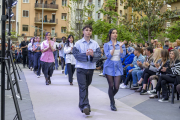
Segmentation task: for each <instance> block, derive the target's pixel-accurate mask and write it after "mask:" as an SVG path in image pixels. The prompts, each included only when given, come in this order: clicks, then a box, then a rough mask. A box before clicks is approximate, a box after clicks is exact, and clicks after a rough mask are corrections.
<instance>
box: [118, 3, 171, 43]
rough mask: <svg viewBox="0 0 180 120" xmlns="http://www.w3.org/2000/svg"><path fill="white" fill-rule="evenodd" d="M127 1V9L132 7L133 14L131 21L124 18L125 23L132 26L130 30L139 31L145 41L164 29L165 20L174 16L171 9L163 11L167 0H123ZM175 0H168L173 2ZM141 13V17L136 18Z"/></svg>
mask: <svg viewBox="0 0 180 120" xmlns="http://www.w3.org/2000/svg"><path fill="white" fill-rule="evenodd" d="M121 1H122V2H124V3H125V9H127V8H130V7H131V8H132V11H133V14H132V16H133V17H132V19H130V21H127V20H124V21H123V23H124V24H125V25H127V26H131V27H129V28H130V31H133V32H138V33H139V34H137V35H139V37H140V38H141V39H143V40H144V41H147V40H148V41H149V42H150V39H151V38H154V37H155V36H156V34H158V33H160V32H161V31H164V30H165V29H164V28H163V26H164V24H165V22H166V21H167V20H168V19H169V18H170V17H171V16H173V12H172V11H170V10H168V9H167V10H166V11H162V8H163V6H164V5H167V4H166V3H165V0H121ZM171 1H174V0H166V2H171ZM135 13H136V14H135ZM137 15H139V16H140V17H141V19H139V20H138V19H135V18H136V16H137ZM147 37H148V39H147Z"/></svg>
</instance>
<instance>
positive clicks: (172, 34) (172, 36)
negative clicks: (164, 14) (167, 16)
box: [165, 21, 180, 42]
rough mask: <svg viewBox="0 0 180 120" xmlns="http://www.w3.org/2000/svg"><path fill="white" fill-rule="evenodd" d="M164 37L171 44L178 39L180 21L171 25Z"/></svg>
mask: <svg viewBox="0 0 180 120" xmlns="http://www.w3.org/2000/svg"><path fill="white" fill-rule="evenodd" d="M165 37H167V38H169V41H171V42H175V41H176V40H177V39H180V21H175V22H174V23H172V25H171V27H169V28H168V29H167V30H166V33H165Z"/></svg>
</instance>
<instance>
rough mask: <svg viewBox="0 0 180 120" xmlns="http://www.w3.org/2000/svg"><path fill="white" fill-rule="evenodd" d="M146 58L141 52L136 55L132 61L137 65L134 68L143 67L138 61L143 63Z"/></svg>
mask: <svg viewBox="0 0 180 120" xmlns="http://www.w3.org/2000/svg"><path fill="white" fill-rule="evenodd" d="M144 60H145V57H144V56H143V55H142V54H140V55H139V57H137V56H135V57H134V60H133V62H132V64H133V66H134V67H135V68H133V70H141V68H140V67H139V66H138V65H137V61H139V62H141V63H143V62H144Z"/></svg>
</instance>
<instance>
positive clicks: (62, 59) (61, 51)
mask: <svg viewBox="0 0 180 120" xmlns="http://www.w3.org/2000/svg"><path fill="white" fill-rule="evenodd" d="M65 41H66V37H62V42H61V43H60V44H59V57H60V58H61V67H62V70H61V72H62V74H63V73H64V65H65V61H64V45H65Z"/></svg>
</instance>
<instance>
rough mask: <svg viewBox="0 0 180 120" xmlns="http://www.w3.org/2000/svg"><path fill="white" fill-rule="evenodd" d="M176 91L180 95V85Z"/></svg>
mask: <svg viewBox="0 0 180 120" xmlns="http://www.w3.org/2000/svg"><path fill="white" fill-rule="evenodd" d="M176 90H177V91H178V93H179V95H180V84H179V85H177V86H176Z"/></svg>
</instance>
